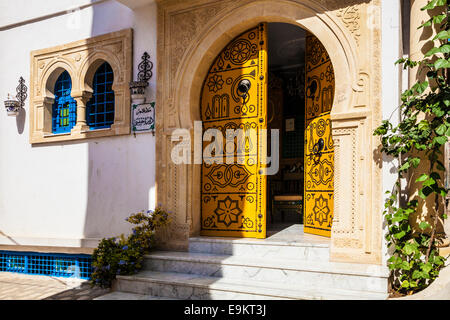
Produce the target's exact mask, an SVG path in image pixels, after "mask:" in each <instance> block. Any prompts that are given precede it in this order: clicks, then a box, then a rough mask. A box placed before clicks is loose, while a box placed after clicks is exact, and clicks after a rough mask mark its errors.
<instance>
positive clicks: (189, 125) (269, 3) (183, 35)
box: [156, 0, 383, 264]
mask: <svg viewBox="0 0 450 320" xmlns="http://www.w3.org/2000/svg"><path fill="white" fill-rule="evenodd" d="M158 6H159V18H158V30H160V31H159V35H158V36H159V39H160V40H159V41H160V42H159V43H158V60H159V61H158V83H160V86H159V88H158V92H157V103H158V105H159V107H158V108H157V109H156V113H157V114H156V117H157V118H159V119H160V121H158V122H157V131H156V135H157V138H156V139H157V144H156V149H157V150H156V151H157V152H156V154H157V156H156V159H157V172H156V180H157V181H156V184H157V186H158V191H157V197H158V199H157V201H158V203H162V204H164V206H165V207H166V208H167V209H169V210H172V211H173V212H175V214H176V217H175V218H174V220H175V221H174V223H173V225H172V228H171V233H170V236H168V237H167V239H162V240H161V241H162V242H161V243H163V244H162V245H163V246H164V247H166V248H177V250H179V249H181V248H187V244H188V242H189V236H195V235H197V234H198V233H199V231H200V230H199V229H200V228H199V224H200V223H199V221H200V215H199V212H200V204H199V203H200V188H199V181H200V176H201V170H200V168H199V166H195V165H194V166H192V165H175V164H173V163H172V162H171V158H170V152H171V149H172V147H173V146H174V145H175V144H176V143H174V142H173V141H172V140H171V132H172V131H173V130H174V129H175V128H180V127H181V128H185V129H189V130H191V137H194V132H193V131H194V130H193V129H194V121H195V120H199V119H200V112H199V106H200V95H201V88H202V85H203V81H204V79H205V76H206V74H207V72H208V70H209V68H210V66H211V64H212V62H213V60H214V58H215V57H216V56H217V55H218V54H219V53H220V52H221V50H222V49H223V48H224V47H225V46H226V45H227V44H228V43H229V42H230V41H232V40H233V39H234V38H235V37H236V36H237V35H239V34H240V33H242V32H244V31H245V30H248V29H250V28H252V27H254V26H256V25H257V24H258V23H260V22H284V23H290V24H294V25H298V26H300V27H302V28H303V29H306V30H308V31H309V32H311V33H312V34H314V35H315V36H316V37H317V38H319V40H320V41H321V42H322V44H323V45H324V46H325V49H326V50H327V51H328V53H329V54H330V58H331V61H332V63H333V66H334V69H335V70H334V71H335V77H336V90H335V101H334V104H333V110H332V114H331V118H332V127H333V128H332V134H333V140H334V142H335V201H334V220H333V231H332V238H331V245H330V257H331V260H334V261H346V262H365V263H377V264H379V263H380V262H381V260H382V259H381V256H382V214H381V213H382V208H381V203H382V197H383V195H382V190H381V187H380V186H381V169H380V167H379V165H378V164H377V162H376V160H374V159H375V157H376V153H377V147H378V144H379V141H378V140H377V139H376V138H375V137H373V135H372V132H373V129H374V128H375V126H376V125H377V123H379V121H381V116H382V115H381V109H380V102H381V99H380V97H381V95H380V91H381V88H380V85H379V83H380V82H379V80H380V77H381V71H380V69H379V68H378V67H377V64H378V63H379V61H380V59H381V48H380V45H379V43H380V41H381V36H380V25H379V23H380V21H381V20H380V19H379V18H380V12H381V9H380V8H381V4H380V1H379V0H371V1H369V0H347V1H345V3H344V1H337V0H321V1H317V0H314V1H313V0H281V1H279V0H277V1H276V0H257V1H246V0H220V1H219V0H217V1H214V0H208V1H207V0H199V1H198V2H196V4H195V5H193V4H192V3H187V2H179V1H173V2H167V3H166V2H162V3H159V4H158ZM330 8H332V9H330ZM369 9H370V10H369ZM348 12H350V13H348ZM349 14H350V15H352V16H351V17H350V18H349V16H348V15H349ZM369 15H371V16H370V17H369ZM360 17H362V18H360ZM364 18H367V19H369V18H370V19H371V21H372V22H373V24H370V26H369V24H363V23H361V20H362V19H364ZM349 19H350V24H349ZM195 148H196V147H195V146H193V149H194V150H195ZM197 221H198V223H197ZM196 224H197V225H196Z"/></svg>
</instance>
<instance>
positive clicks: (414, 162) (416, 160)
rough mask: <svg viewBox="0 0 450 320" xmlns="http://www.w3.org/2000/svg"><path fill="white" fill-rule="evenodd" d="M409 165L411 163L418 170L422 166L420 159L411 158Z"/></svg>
mask: <svg viewBox="0 0 450 320" xmlns="http://www.w3.org/2000/svg"><path fill="white" fill-rule="evenodd" d="M409 163H411V165H412V166H413V167H414V168H417V167H418V166H419V164H420V158H410V159H409Z"/></svg>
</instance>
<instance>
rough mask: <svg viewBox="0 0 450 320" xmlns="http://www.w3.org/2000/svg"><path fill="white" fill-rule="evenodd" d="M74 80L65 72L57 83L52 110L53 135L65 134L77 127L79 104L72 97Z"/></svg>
mask: <svg viewBox="0 0 450 320" xmlns="http://www.w3.org/2000/svg"><path fill="white" fill-rule="evenodd" d="M71 91H72V79H71V78H70V75H69V73H68V72H67V71H64V72H63V73H62V74H61V75H60V76H59V78H58V80H56V83H55V91H54V95H55V102H54V103H53V109H52V120H53V121H52V122H53V125H52V131H53V133H65V132H70V130H71V129H72V128H73V127H74V126H75V123H76V122H77V102H76V101H75V100H74V99H73V98H72V97H71V96H70V92H71Z"/></svg>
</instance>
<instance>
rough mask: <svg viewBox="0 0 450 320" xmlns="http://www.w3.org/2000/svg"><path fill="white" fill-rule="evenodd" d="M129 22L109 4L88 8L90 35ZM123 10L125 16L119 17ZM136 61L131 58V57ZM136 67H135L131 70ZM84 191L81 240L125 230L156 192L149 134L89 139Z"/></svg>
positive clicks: (128, 15) (120, 7)
mask: <svg viewBox="0 0 450 320" xmlns="http://www.w3.org/2000/svg"><path fill="white" fill-rule="evenodd" d="M118 10H120V15H121V17H123V18H124V20H125V21H134V19H135V17H134V12H133V11H132V10H131V9H128V8H126V7H125V6H123V5H122V4H119V3H115V4H111V3H109V2H107V3H105V4H99V5H96V6H94V7H93V20H92V21H93V22H92V29H91V36H93V37H94V36H97V35H101V34H106V33H109V32H113V31H119V30H121V29H125V28H128V27H130V26H129V25H121V23H120V22H119V21H117V19H111V17H114V16H116V17H117V16H118V13H117V12H119V11H118ZM124 10H126V13H125V14H126V17H124V16H123V15H124ZM134 56H136V54H134ZM136 67H137V66H136V64H135V63H134V66H133V68H134V69H135V68H136ZM87 142H88V159H89V160H88V186H87V205H86V219H85V226H84V237H85V238H88V239H89V238H101V237H106V236H108V237H109V236H117V235H119V234H120V233H123V232H124V230H129V229H130V224H129V223H128V222H126V221H125V219H126V218H127V217H128V216H130V215H131V214H132V213H135V212H138V211H140V210H147V209H148V208H149V206H151V203H150V196H149V195H150V193H151V192H153V190H154V187H155V178H154V176H155V174H154V171H155V169H154V163H155V156H154V154H155V148H154V137H153V136H152V135H151V134H149V133H144V134H140V135H135V136H134V135H125V136H117V137H113V138H103V139H93V140H88V141H87Z"/></svg>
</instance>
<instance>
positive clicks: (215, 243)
mask: <svg viewBox="0 0 450 320" xmlns="http://www.w3.org/2000/svg"><path fill="white" fill-rule="evenodd" d="M308 240H309V241H308V242H295V241H270V240H255V239H236V238H235V239H224V238H207V237H193V238H190V239H189V251H190V252H197V253H211V254H220V255H235V256H252V257H260V258H268V259H276V258H280V259H302V260H311V261H312V260H314V261H329V260H330V245H329V241H324V240H322V239H317V240H316V239H313V240H311V239H308Z"/></svg>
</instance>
